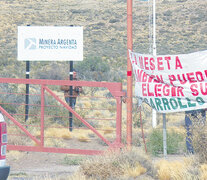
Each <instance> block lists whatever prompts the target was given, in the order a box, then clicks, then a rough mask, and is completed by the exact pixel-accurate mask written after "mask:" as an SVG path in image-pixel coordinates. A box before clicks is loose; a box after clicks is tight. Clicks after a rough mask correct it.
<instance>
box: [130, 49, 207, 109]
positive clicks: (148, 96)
mask: <svg viewBox="0 0 207 180" xmlns="http://www.w3.org/2000/svg"><path fill="white" fill-rule="evenodd" d="M129 56H130V59H131V63H132V66H133V72H134V77H135V81H136V83H135V95H136V96H138V97H140V98H141V99H142V100H144V101H145V102H147V103H148V104H149V105H150V106H151V107H152V108H153V109H155V110H156V111H158V112H161V113H166V112H179V111H188V110H196V109H205V108H207V51H202V52H195V53H191V54H181V55H164V56H163V55H160V56H152V55H146V54H139V53H134V52H131V51H130V50H129Z"/></svg>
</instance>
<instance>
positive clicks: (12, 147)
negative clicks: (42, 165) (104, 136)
mask: <svg viewBox="0 0 207 180" xmlns="http://www.w3.org/2000/svg"><path fill="white" fill-rule="evenodd" d="M7 149H8V150H18V151H35V152H48V153H70V154H83V155H96V154H102V153H103V152H104V151H99V150H86V149H66V148H53V147H41V146H39V147H38V146H20V145H7Z"/></svg>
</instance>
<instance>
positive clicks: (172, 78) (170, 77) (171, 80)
mask: <svg viewBox="0 0 207 180" xmlns="http://www.w3.org/2000/svg"><path fill="white" fill-rule="evenodd" d="M168 78H169V80H170V84H172V85H173V86H174V84H173V82H174V81H176V77H175V76H174V75H169V76H168Z"/></svg>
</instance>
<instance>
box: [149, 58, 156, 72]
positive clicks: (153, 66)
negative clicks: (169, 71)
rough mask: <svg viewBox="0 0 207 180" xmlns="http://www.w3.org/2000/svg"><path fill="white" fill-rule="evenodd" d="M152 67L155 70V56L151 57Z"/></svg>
mask: <svg viewBox="0 0 207 180" xmlns="http://www.w3.org/2000/svg"><path fill="white" fill-rule="evenodd" d="M150 69H151V70H155V60H154V58H150Z"/></svg>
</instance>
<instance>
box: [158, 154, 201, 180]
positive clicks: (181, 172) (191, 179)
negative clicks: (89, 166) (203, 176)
mask: <svg viewBox="0 0 207 180" xmlns="http://www.w3.org/2000/svg"><path fill="white" fill-rule="evenodd" d="M156 168H157V176H158V179H159V180H179V179H182V180H198V179H199V170H198V163H197V159H196V158H195V157H189V158H184V159H180V160H174V161H167V160H164V159H163V160H160V161H159V162H157V163H156Z"/></svg>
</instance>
